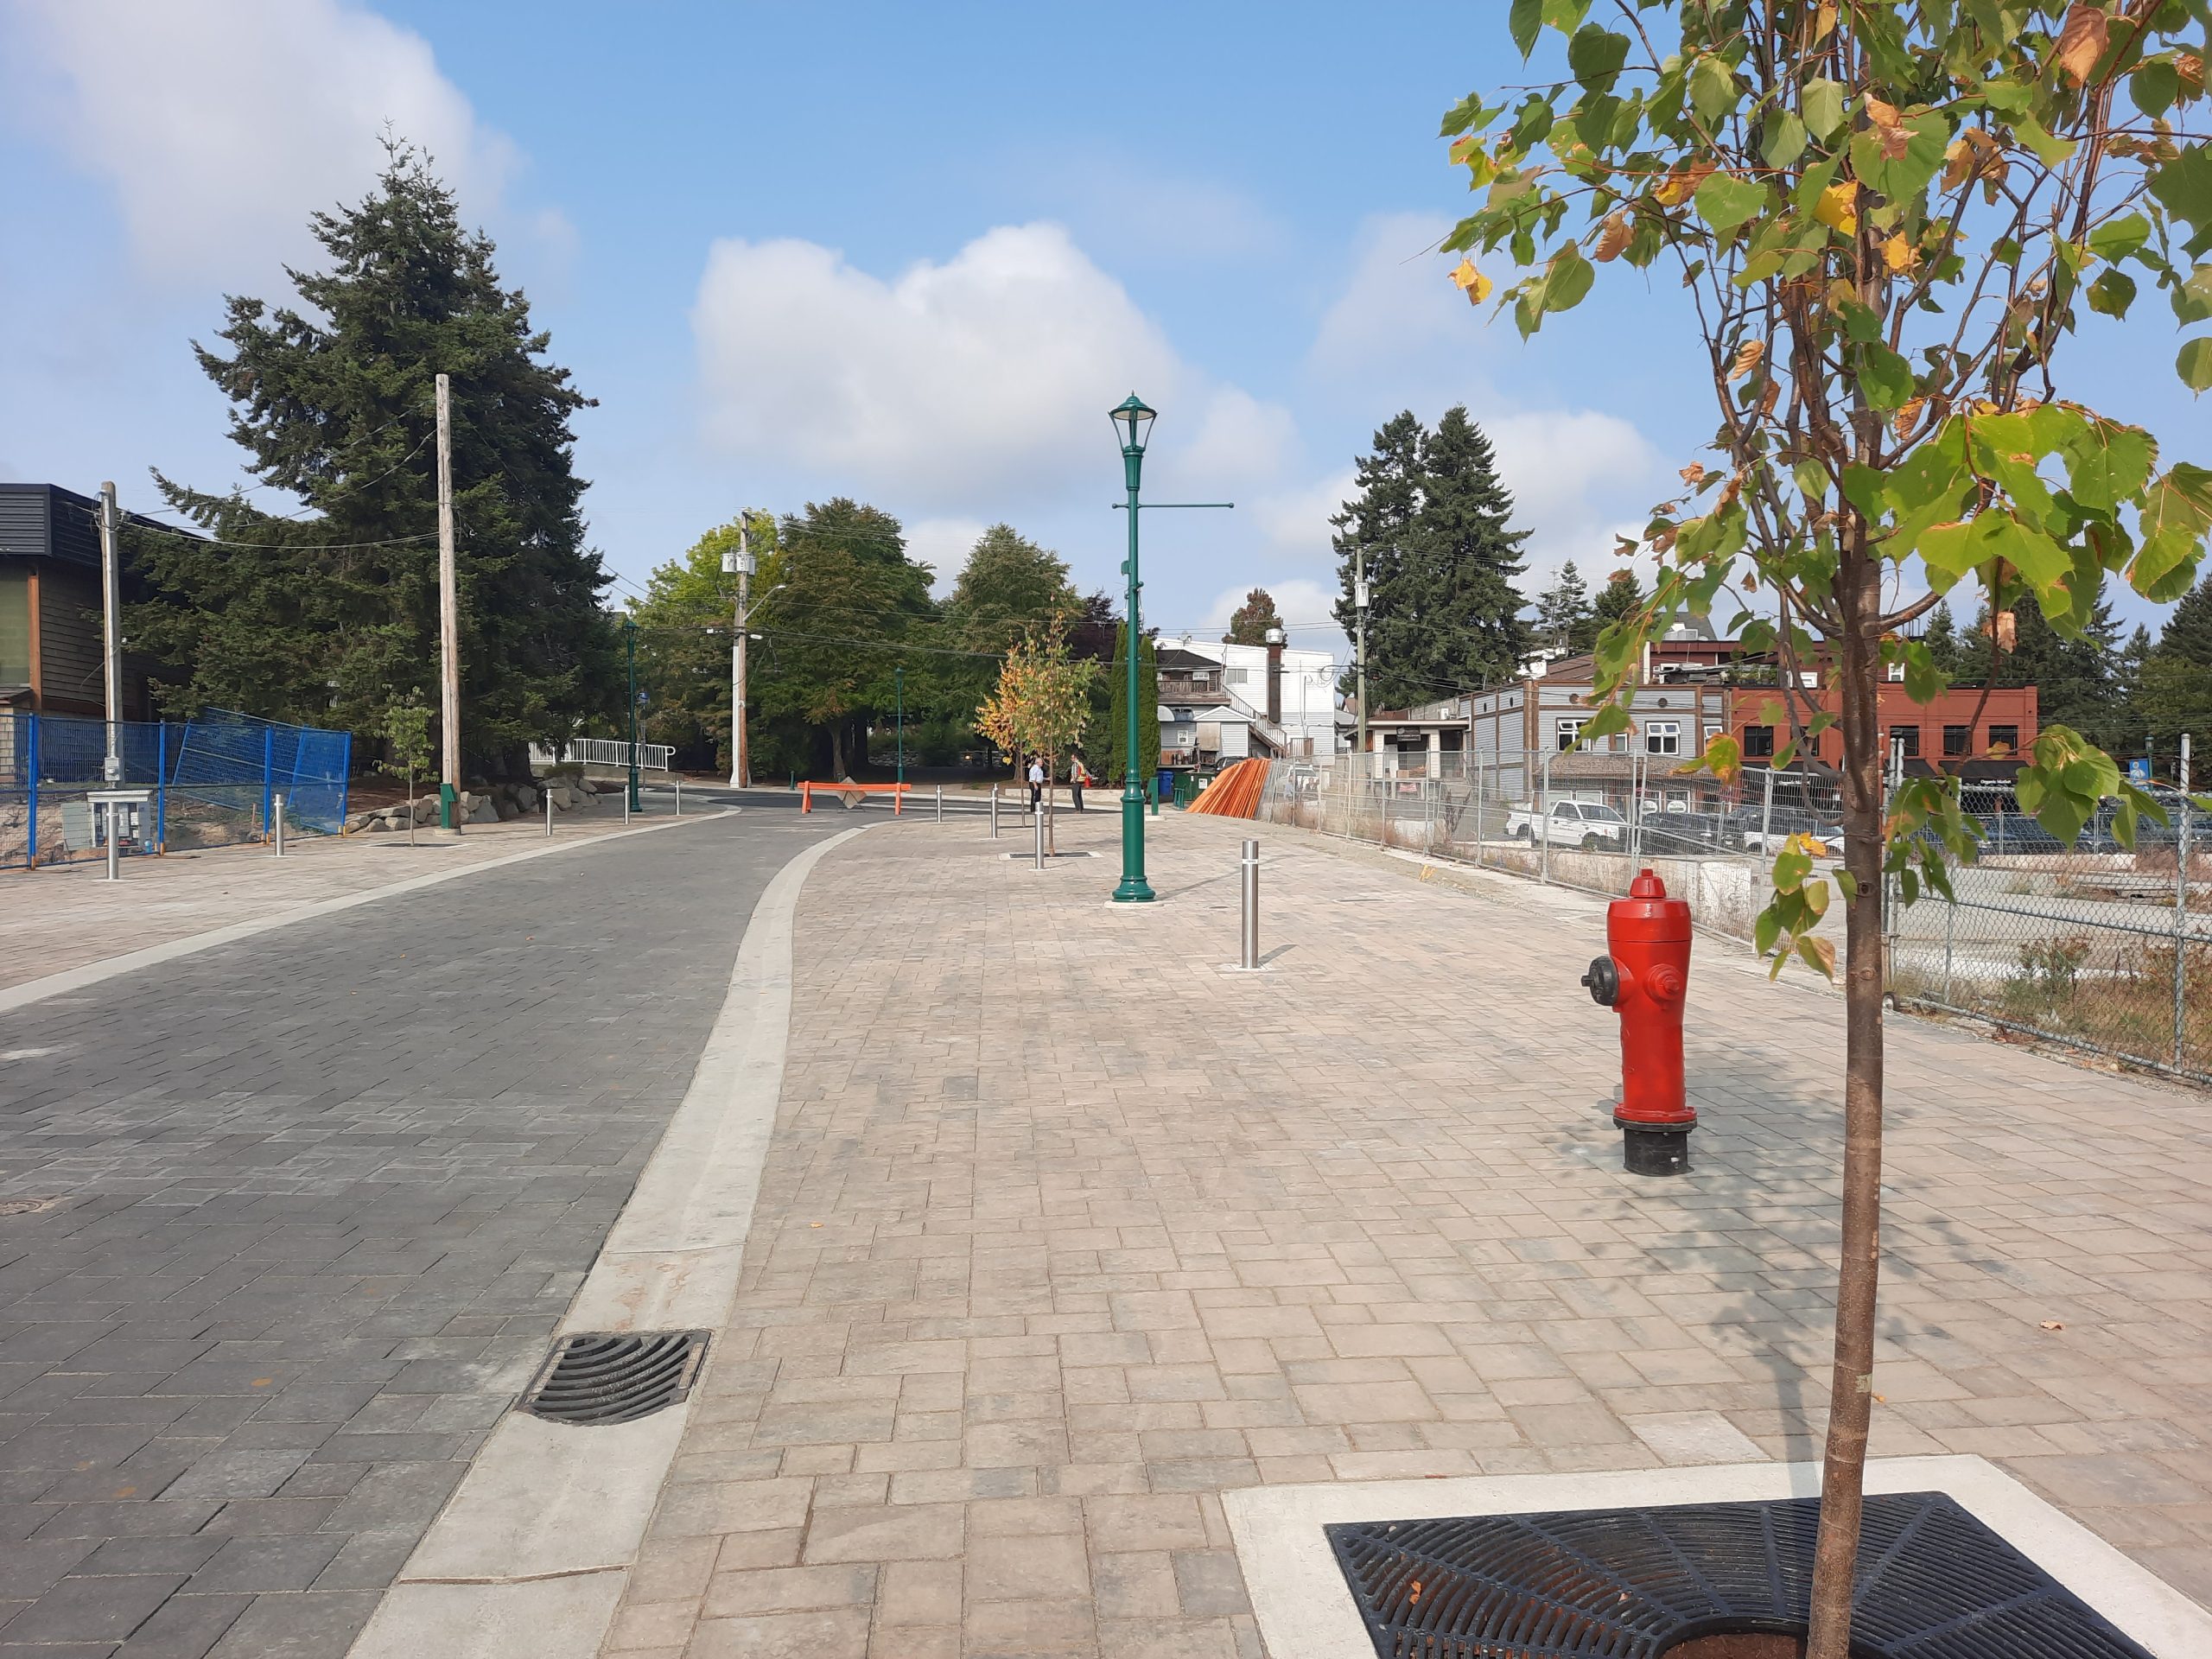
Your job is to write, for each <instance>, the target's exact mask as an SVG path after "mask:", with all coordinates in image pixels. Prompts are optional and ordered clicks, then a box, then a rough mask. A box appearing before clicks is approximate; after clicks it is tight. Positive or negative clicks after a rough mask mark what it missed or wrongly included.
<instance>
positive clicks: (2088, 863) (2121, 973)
mask: <svg viewBox="0 0 2212 1659" xmlns="http://www.w3.org/2000/svg"><path fill="white" fill-rule="evenodd" d="M1680 766H1681V759H1680V758H1679V757H1677V756H1674V755H1662V754H1646V753H1626V752H1607V751H1597V752H1592V753H1585V752H1582V751H1578V750H1565V751H1560V752H1557V753H1550V752H1546V751H1541V750H1530V751H1525V752H1522V751H1511V750H1509V751H1506V752H1505V753H1502V754H1494V753H1469V752H1465V751H1452V750H1443V751H1441V752H1438V753H1422V752H1421V751H1419V750H1413V751H1407V752H1403V753H1394V752H1390V751H1384V752H1383V753H1370V754H1340V755H1337V756H1335V757H1334V758H1333V759H1330V760H1319V759H1317V760H1311V761H1301V760H1278V761H1275V762H1274V763H1273V764H1272V765H1271V766H1270V767H1269V768H1268V779H1267V784H1266V787H1265V789H1264V791H1263V792H1262V798H1261V802H1260V806H1259V810H1258V812H1257V814H1256V816H1257V817H1260V818H1262V819H1264V820H1268V821H1269V822H1273V823H1292V824H1297V825H1300V826H1301V827H1303V828H1305V829H1316V830H1320V831H1322V832H1323V833H1325V834H1329V835H1338V836H1348V837H1350V838H1351V839H1353V840H1357V841H1365V842H1374V843H1375V844H1376V845H1378V846H1384V847H1396V848H1402V849H1406V850H1408V851H1412V852H1418V853H1421V854H1422V855H1425V856H1428V857H1433V858H1439V859H1452V860H1456V861H1461V862H1465V863H1468V864H1472V865H1477V866H1479V867H1481V868H1484V869H1492V870H1502V871H1505V872H1507V873H1510V874H1516V875H1522V876H1528V877H1530V878H1533V879H1535V880H1540V881H1546V882H1550V883H1553V884H1555V885H1558V886H1560V887H1578V888H1580V889H1582V890H1584V891H1586V892H1589V893H1600V894H1603V895H1605V896H1607V897H1617V896H1619V895H1622V894H1624V893H1627V891H1628V887H1629V883H1630V880H1633V879H1634V877H1635V875H1636V873H1637V871H1638V870H1639V869H1643V868H1646V867H1649V868H1652V869H1654V870H1656V872H1657V873H1658V874H1660V876H1661V877H1662V878H1663V879H1664V880H1665V881H1666V883H1667V890H1668V891H1669V893H1673V894H1675V895H1677V896H1679V897H1681V898H1683V899H1688V901H1689V906H1690V913H1691V916H1692V918H1693V919H1694V922H1695V924H1696V925H1698V926H1700V927H1701V928H1705V929H1707V930H1710V931H1714V932H1719V933H1723V934H1726V935H1728V936H1729V937H1731V938H1743V939H1748V938H1750V937H1751V931H1752V925H1753V923H1754V921H1755V920H1756V918H1758V912H1760V911H1761V910H1763V909H1764V908H1765V906H1766V904H1767V902H1768V899H1769V898H1770V896H1771V895H1770V886H1769V884H1770V880H1771V870H1772V865H1773V857H1772V855H1774V854H1775V853H1777V852H1779V851H1781V850H1782V849H1783V845H1784V843H1785V842H1787V841H1788V840H1789V837H1790V836H1796V835H1802V836H1807V837H1808V843H1803V844H1809V845H1810V846H1811V847H1813V848H1814V849H1815V868H1818V869H1821V870H1823V871H1827V870H1832V869H1833V868H1835V867H1836V866H1837V865H1838V864H1840V861H1841V855H1842V852H1843V833H1842V827H1841V820H1842V800H1841V797H1840V791H1839V788H1838V784H1837V779H1836V778H1835V776H1834V773H1833V772H1806V771H1802V770H1796V769H1792V770H1787V771H1774V770H1769V769H1762V768H1760V767H1758V766H1746V767H1745V769H1744V771H1743V772H1742V773H1741V774H1740V775H1739V776H1738V778H1736V779H1733V780H1732V781H1730V782H1727V783H1723V782H1721V781H1720V780H1719V779H1715V778H1713V777H1710V776H1699V775H1692V774H1685V773H1682V772H1679V771H1678V768H1679V767H1680ZM2152 794H2153V795H2154V796H2156V797H2158V798H2159V799H2160V801H2161V803H2162V804H2164V806H2165V808H2166V810H2167V813H2168V816H2169V818H2170V822H2169V823H2166V824H2164V825H2160V824H2158V823H2152V821H2150V820H2149V819H2147V818H2145V820H2144V821H2143V822H2142V823H2141V825H2140V826H2139V833H2138V836H2137V837H2136V842H2135V845H2134V846H2133V849H2122V848H2121V846H2120V842H2119V838H2118V837H2117V836H2116V835H2115V834H2114V832H2113V820H2112V816H2111V814H2110V812H2109V811H2108V810H2107V811H2106V812H2104V813H2101V814H2100V815H2099V816H2098V817H2096V818H2095V819H2094V820H2093V821H2092V822H2091V823H2089V824H2088V825H2087V826H2086V827H2085V828H2084V829H2082V832H2081V834H2080V835H2079V836H2076V837H2075V840H2074V842H2072V844H2070V845H2069V844H2065V843H2062V842H2060V841H2059V840H2058V839H2057V838H2056V837H2055V836H2052V835H2051V834H2050V832H2049V831H2048V830H2046V829H2044V828H2043V827H2042V826H2041V825H2040V824H2039V823H2037V821H2036V819H2035V817H2034V815H2033V814H2031V813H2025V812H2023V811H2022V810H2020V805H2019V802H2018V798H2016V797H2015V795H2014V792H2013V790H2012V785H2010V784H1967V785H1964V786H1963V787H1962V789H1961V804H1962V805H1963V806H1964V808H1965V809H1966V810H1967V812H1968V813H1969V814H1970V815H1972V817H1974V820H1975V821H1976V822H1977V823H1979V824H1980V829H1981V832H1982V842H1981V854H1980V858H1979V859H1978V860H1977V861H1975V862H1974V863H1973V864H1971V865H1967V866H1964V867H1961V868H1955V869H1954V871H1953V872H1952V888H1953V892H1954V893H1955V895H1956V897H1955V902H1947V901H1946V900H1944V899H1942V898H1940V897H1938V896H1936V895H1935V894H1932V893H1923V895H1922V897H1921V899H1920V900H1919V902H1918V903H1916V904H1912V905H1906V904H1904V903H1902V902H1900V901H1899V895H1898V894H1897V892H1896V891H1895V888H1894V887H1892V889H1891V892H1890V893H1889V894H1888V895H1887V900H1888V902H1887V903H1886V904H1885V908H1884V913H1885V917H1886V918H1888V920H1887V931H1888V936H1889V937H1888V946H1889V949H1888V952H1887V956H1888V963H1889V983H1890V988H1891V992H1892V994H1893V995H1895V997H1896V998H1897V1001H1899V1002H1900V1003H1902V1004H1904V1005H1906V1006H1909V1007H1924V1008H1929V1009H1935V1010H1938V1011H1942V1012H1948V1013H1955V1014H1969V1015H1973V1016H1974V1017H1976V1018H1979V1019H1984V1020H1990V1021H1992V1022H1993V1023H1995V1024H1997V1025H1999V1026H2003V1027H2009V1028H2011V1029H2013V1030H2017V1031H2020V1032H2023V1033H2030V1034H2033V1035H2037V1036H2042V1037H2048V1038H2050V1039H2055V1040H2056V1041H2060V1042H2063V1043H2068V1044H2072V1045H2074V1046H2078V1047H2082V1048H2086V1049H2090V1050H2093V1051H2095V1052H2100V1053H2105V1054H2110V1055H2113V1056H2115V1057H2117V1058H2123V1059H2126V1060H2129V1061H2133V1062H2134V1063H2136V1064H2139V1065H2146V1066H2152V1067H2155V1068H2157V1069H2158V1070H2161V1071H2172V1072H2177V1073H2180V1074H2183V1075H2186V1076H2189V1077H2196V1078H2200V1079H2204V1080H2207V1081H2212V844H2208V843H2212V835H2208V831H2212V824H2208V823H2206V822H2205V819H2204V817H2203V815H2202V814H2200V813H2198V812H2196V809H2195V808H2193V807H2192V806H2191V805H2190V803H2189V801H2188V800H2187V798H2185V797H2184V796H2183V795H2182V794H2181V793H2180V792H2179V791H2171V790H2153V791H2152ZM1842 909H1843V907H1842V906H1840V905H1835V906H1831V907H1830V910H1829V912H1828V917H1827V919H1826V920H1825V921H1824V922H1823V924H1822V930H1823V931H1826V932H1829V933H1832V934H1833V935H1834V938H1835V943H1836V944H1837V947H1838V949H1839V950H1840V948H1841V945H1842V937H1841V936H1842V920H1841V917H1842Z"/></svg>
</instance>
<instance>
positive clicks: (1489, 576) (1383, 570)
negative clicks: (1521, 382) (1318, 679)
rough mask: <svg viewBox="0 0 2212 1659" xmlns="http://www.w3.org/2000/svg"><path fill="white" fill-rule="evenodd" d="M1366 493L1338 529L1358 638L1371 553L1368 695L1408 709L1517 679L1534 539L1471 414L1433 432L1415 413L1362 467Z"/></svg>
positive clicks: (1380, 436)
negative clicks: (1355, 580) (1526, 550)
mask: <svg viewBox="0 0 2212 1659" xmlns="http://www.w3.org/2000/svg"><path fill="white" fill-rule="evenodd" d="M1355 481H1356V482H1357V485H1358V486H1359V493H1358V495H1357V497H1356V499H1353V500H1352V501H1351V502H1348V503H1346V504H1345V507H1344V512H1341V513H1339V514H1338V516H1337V517H1336V518H1333V519H1332V520H1331V522H1332V524H1335V525H1336V526H1337V528H1338V536H1337V538H1336V546H1337V551H1338V557H1339V559H1340V561H1341V575H1342V578H1343V582H1344V597H1343V599H1341V600H1340V601H1338V606H1337V616H1338V621H1339V622H1340V623H1342V624H1343V626H1344V627H1345V629H1346V631H1347V632H1350V630H1351V626H1352V624H1353V621H1354V617H1355V611H1354V606H1353V601H1352V592H1351V587H1352V576H1353V568H1354V555H1355V554H1356V553H1358V552H1361V551H1363V552H1364V554H1365V556H1366V564H1367V581H1368V589H1369V594H1370V602H1369V606H1368V612H1367V658H1368V671H1367V678H1368V696H1369V698H1370V701H1371V702H1373V703H1374V705H1375V706H1376V708H1402V707H1407V706H1410V705H1412V704H1414V703H1419V702H1431V701H1433V700H1435V699H1437V698H1440V697H1447V696H1451V695H1452V693H1453V692H1455V691H1459V690H1471V689H1472V688H1474V687H1476V686H1478V685H1480V684H1482V683H1484V682H1485V681H1497V680H1503V679H1507V678H1510V677H1512V676H1513V675H1514V674H1515V673H1516V672H1517V671H1518V670H1519V667H1520V664H1521V659H1522V658H1523V657H1524V656H1526V655H1527V654H1528V645H1529V633H1528V627H1527V625H1526V624H1525V623H1523V622H1522V620H1521V607H1522V602H1523V601H1522V596H1521V594H1520V593H1519V591H1518V590H1517V589H1516V588H1515V587H1514V586H1513V579H1514V578H1515V577H1516V576H1518V575H1520V574H1521V571H1522V565H1521V562H1520V548H1521V543H1522V542H1523V541H1524V540H1526V539H1527V532H1526V531H1516V530H1513V529H1510V527H1509V526H1510V522H1511V519H1512V515H1513V498H1512V496H1511V495H1510V493H1508V492H1507V491H1506V489H1505V488H1504V486H1503V485H1502V484H1501V483H1500V482H1499V481H1498V478H1497V461H1496V457H1495V455H1494V454H1492V452H1491V446H1490V441H1489V440H1488V439H1487V438H1485V437H1484V435H1483V433H1482V429H1481V428H1479V427H1478V426H1477V425H1476V424H1475V423H1473V422H1472V421H1471V420H1469V419H1468V418H1467V411H1466V410H1465V409H1464V408H1453V409H1451V410H1446V413H1445V416H1444V418H1443V419H1442V421H1440V423H1438V425H1437V429H1436V430H1435V431H1433V432H1427V431H1424V430H1423V429H1422V428H1421V423H1420V422H1418V421H1417V420H1415V419H1414V416H1412V414H1411V413H1409V412H1408V413H1403V414H1401V415H1399V416H1396V417H1395V418H1394V419H1393V420H1392V421H1390V422H1389V424H1387V425H1386V426H1384V427H1383V429H1381V430H1380V431H1378V432H1377V433H1376V435H1375V449H1374V452H1373V453H1372V454H1370V455H1367V456H1363V457H1362V458H1361V459H1360V461H1359V462H1358V464H1357V473H1356V479H1355Z"/></svg>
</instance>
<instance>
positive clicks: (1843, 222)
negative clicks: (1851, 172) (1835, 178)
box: [1813, 179, 1859, 236]
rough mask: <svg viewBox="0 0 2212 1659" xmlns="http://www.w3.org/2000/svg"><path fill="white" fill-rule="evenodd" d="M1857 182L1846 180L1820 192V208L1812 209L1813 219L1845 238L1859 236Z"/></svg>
mask: <svg viewBox="0 0 2212 1659" xmlns="http://www.w3.org/2000/svg"><path fill="white" fill-rule="evenodd" d="M1858 201H1859V181H1857V180H1856V179H1846V180H1845V181H1843V182H1842V183H1840V184H1832V185H1830V186H1828V188H1827V189H1825V190H1823V191H1821V202H1820V206H1819V207H1815V208H1814V209H1813V217H1814V218H1815V219H1819V220H1820V221H1821V224H1823V225H1826V226H1828V227H1830V228H1831V229H1833V230H1838V231H1841V232H1843V233H1844V234H1845V235H1846V236H1856V235H1858V234H1859V212H1858Z"/></svg>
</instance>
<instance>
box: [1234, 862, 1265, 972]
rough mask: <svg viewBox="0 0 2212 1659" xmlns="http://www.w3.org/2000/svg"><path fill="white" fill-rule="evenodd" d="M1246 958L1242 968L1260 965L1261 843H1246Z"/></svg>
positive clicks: (1239, 965)
mask: <svg viewBox="0 0 2212 1659" xmlns="http://www.w3.org/2000/svg"><path fill="white" fill-rule="evenodd" d="M1243 862H1244V870H1243V874H1244V959H1243V961H1242V962H1240V963H1237V964H1236V965H1237V966H1238V967H1240V968H1257V967H1258V966H1259V965H1260V843H1259V842H1256V841H1248V842H1245V843H1244V861H1243Z"/></svg>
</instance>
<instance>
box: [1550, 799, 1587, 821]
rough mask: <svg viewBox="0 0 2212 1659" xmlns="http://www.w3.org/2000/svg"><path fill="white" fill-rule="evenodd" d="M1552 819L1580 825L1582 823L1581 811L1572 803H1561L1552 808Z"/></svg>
mask: <svg viewBox="0 0 2212 1659" xmlns="http://www.w3.org/2000/svg"><path fill="white" fill-rule="evenodd" d="M1552 817H1555V818H1558V819H1560V820H1562V821H1564V822H1567V823H1580V822H1581V821H1582V809H1581V808H1580V807H1579V806H1577V805H1575V804H1574V803H1573V802H1572V801H1561V802H1560V803H1559V804H1557V805H1555V806H1554V807H1553V808H1552Z"/></svg>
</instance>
